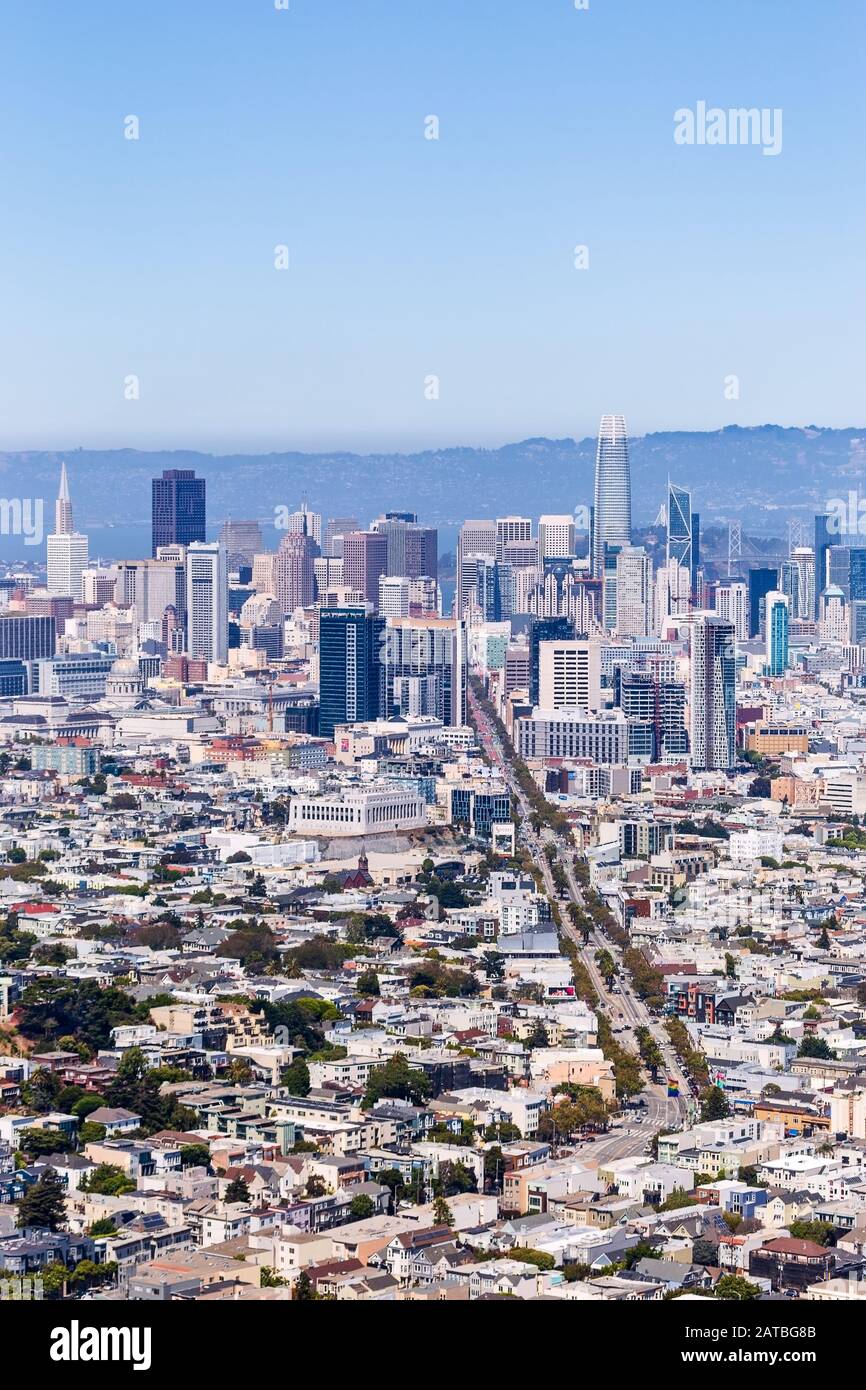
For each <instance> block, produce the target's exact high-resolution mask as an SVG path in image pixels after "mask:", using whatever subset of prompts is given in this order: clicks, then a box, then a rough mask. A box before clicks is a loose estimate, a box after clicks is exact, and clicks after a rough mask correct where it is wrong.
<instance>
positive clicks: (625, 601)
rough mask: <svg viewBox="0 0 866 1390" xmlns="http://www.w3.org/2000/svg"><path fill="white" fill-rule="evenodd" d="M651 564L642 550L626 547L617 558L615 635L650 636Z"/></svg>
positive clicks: (641, 548)
mask: <svg viewBox="0 0 866 1390" xmlns="http://www.w3.org/2000/svg"><path fill="white" fill-rule="evenodd" d="M651 610H652V561H651V560H650V557H649V555H648V554H647V552H646V551H645V550H644V549H643V547H642V546H636V545H625V546H623V547H622V549H621V550H620V551H619V553H618V555H617V557H616V624H615V627H616V635H617V637H647V636H649V632H650V627H651V624H652V619H651Z"/></svg>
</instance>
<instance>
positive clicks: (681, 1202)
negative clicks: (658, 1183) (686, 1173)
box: [659, 1187, 698, 1211]
mask: <svg viewBox="0 0 866 1390" xmlns="http://www.w3.org/2000/svg"><path fill="white" fill-rule="evenodd" d="M697 1202H698V1199H697V1197H693V1196H692V1194H691V1192H685V1191H683V1189H682V1188H681V1187H675V1188H674V1190H673V1192H672V1193H671V1195H670V1197H668V1199H667V1201H665V1202H662V1203H661V1205H660V1206H659V1211H679V1210H680V1208H681V1207H694V1206H697Z"/></svg>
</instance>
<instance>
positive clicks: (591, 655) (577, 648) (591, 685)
mask: <svg viewBox="0 0 866 1390" xmlns="http://www.w3.org/2000/svg"><path fill="white" fill-rule="evenodd" d="M538 703H539V706H540V707H541V708H542V709H548V710H552V709H581V710H586V711H587V712H589V713H594V712H595V711H596V710H599V709H600V708H601V650H600V647H599V644H598V642H580V641H578V642H569V641H552V642H539V644H538Z"/></svg>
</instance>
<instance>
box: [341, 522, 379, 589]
mask: <svg viewBox="0 0 866 1390" xmlns="http://www.w3.org/2000/svg"><path fill="white" fill-rule="evenodd" d="M387 573H388V537H387V536H385V535H381V534H380V533H379V532H378V531H350V532H349V533H348V534H347V535H345V536H344V537H343V583H344V584H345V585H346V586H347V587H348V588H350V589H356V590H357V592H358V593H359V594H363V595H364V599H365V601H366V602H367V603H372V604H373V605H375V604H377V603H378V602H379V577H380V575H383V574H387Z"/></svg>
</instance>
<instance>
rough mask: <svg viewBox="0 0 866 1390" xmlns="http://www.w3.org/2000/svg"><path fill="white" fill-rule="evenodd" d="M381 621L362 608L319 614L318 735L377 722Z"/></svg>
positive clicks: (381, 692)
mask: <svg viewBox="0 0 866 1390" xmlns="http://www.w3.org/2000/svg"><path fill="white" fill-rule="evenodd" d="M384 627H385V620H384V618H378V617H374V616H373V615H372V614H371V613H370V612H369V611H368V610H367V609H366V608H364V607H350V608H322V609H320V611H319V733H320V735H321V737H322V738H333V737H334V728H335V726H336V725H337V724H357V723H363V721H364V720H366V719H376V718H378V715H379V712H380V709H381V707H382V704H383V702H384V690H383V685H384V682H383V667H382V660H381V652H382V645H383V643H382V637H383V632H384Z"/></svg>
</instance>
